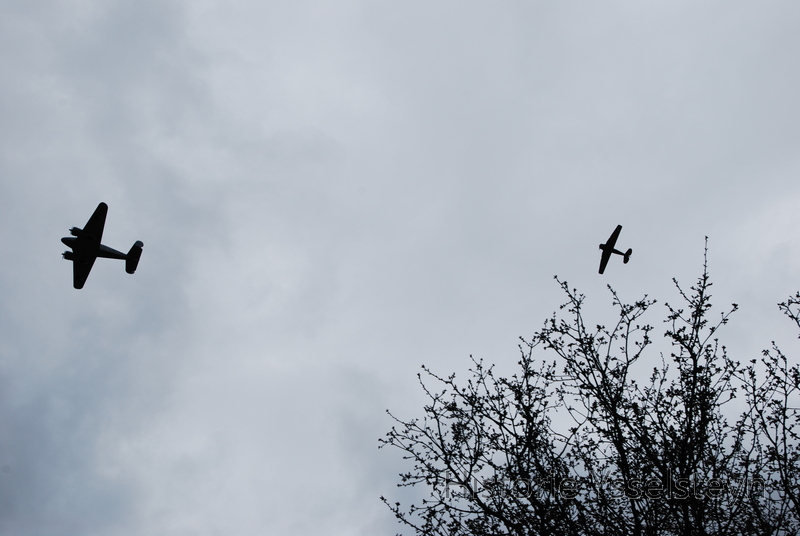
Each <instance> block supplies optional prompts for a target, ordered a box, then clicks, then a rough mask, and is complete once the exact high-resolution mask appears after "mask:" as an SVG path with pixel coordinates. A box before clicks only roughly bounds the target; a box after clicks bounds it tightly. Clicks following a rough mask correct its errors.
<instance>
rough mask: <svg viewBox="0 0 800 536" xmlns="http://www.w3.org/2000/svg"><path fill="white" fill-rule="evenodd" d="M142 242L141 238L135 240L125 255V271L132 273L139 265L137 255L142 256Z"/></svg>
mask: <svg viewBox="0 0 800 536" xmlns="http://www.w3.org/2000/svg"><path fill="white" fill-rule="evenodd" d="M143 246H144V244H143V243H142V241H141V240H137V241H136V243H135V244H133V247H132V248H131V250H130V251H129V252H128V254H127V255H126V256H125V271H126V272H128V273H129V274H132V273H133V272H135V271H136V267H137V266H139V257H141V256H142V247H143Z"/></svg>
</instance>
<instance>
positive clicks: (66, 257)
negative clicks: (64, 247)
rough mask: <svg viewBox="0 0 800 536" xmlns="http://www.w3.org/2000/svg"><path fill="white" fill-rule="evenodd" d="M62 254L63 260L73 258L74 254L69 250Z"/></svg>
mask: <svg viewBox="0 0 800 536" xmlns="http://www.w3.org/2000/svg"><path fill="white" fill-rule="evenodd" d="M62 256H63V257H64V259H65V260H68V261H73V260H75V256H74V255H73V254H72V252H71V251H65V252H64V253H62Z"/></svg>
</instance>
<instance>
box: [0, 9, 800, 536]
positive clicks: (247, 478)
mask: <svg viewBox="0 0 800 536" xmlns="http://www.w3.org/2000/svg"><path fill="white" fill-rule="evenodd" d="M799 25H800V5H797V4H796V3H795V2H789V1H786V2H758V3H755V2H722V1H709V2H703V3H701V4H700V5H698V3H697V2H676V1H674V0H673V1H669V2H667V1H653V2H646V3H645V2H573V1H563V2H521V1H520V2H518V1H503V2H491V3H490V2H474V1H458V2H456V1H449V2H417V1H411V2H408V1H406V2H383V1H381V2H366V1H357V0H344V1H339V2H323V1H294V2H256V1H251V0H241V1H232V2H224V3H223V2H213V1H210V0H199V1H192V2H188V1H185V2H181V1H164V0H157V1H156V0H142V1H138V2H123V1H104V2H99V1H94V0H83V1H79V0H75V1H46V0H42V1H35V2H30V1H24V2H23V1H16V0H12V1H10V2H8V1H7V2H3V4H2V6H1V7H0V225H1V226H2V258H3V261H4V262H2V264H0V466H2V471H0V533H2V534H14V535H21V536H27V535H34V534H37V535H39V534H48V535H49V534H54V535H56V534H59V535H60V534H85V535H100V534H103V535H128V534H163V535H184V534H185V535H190V534H192V535H194V534H198V535H216V534H243V535H250V534H253V535H255V534H285V535H304V534H318V533H320V532H323V533H325V534H336V535H339V534H341V535H345V534H347V535H351V534H357V535H362V534H363V535H368V534H369V535H371V534H393V533H394V532H395V531H396V530H398V529H399V527H398V526H397V525H396V523H395V520H394V519H393V517H392V516H391V514H390V512H389V511H388V510H387V509H386V508H385V507H384V506H383V505H382V504H381V503H380V502H379V500H378V496H379V495H381V494H385V495H387V496H389V497H391V498H396V497H397V498H399V497H406V496H407V495H403V494H402V493H401V492H400V491H398V490H396V489H395V487H394V485H395V484H396V482H397V481H398V479H397V476H396V474H397V473H398V472H399V471H401V470H403V469H404V468H406V467H407V466H405V465H404V463H403V461H402V460H401V459H400V457H401V455H400V452H396V451H391V450H386V449H383V450H378V449H377V444H378V443H377V439H378V438H379V437H382V436H383V435H384V434H385V432H386V431H387V430H388V429H389V428H390V427H391V424H392V422H391V420H390V419H389V417H388V416H387V415H386V414H385V413H384V412H385V410H386V409H387V408H390V409H391V410H392V411H393V412H395V413H396V414H398V415H400V416H403V417H414V416H421V414H422V410H421V406H422V403H423V399H422V397H421V393H420V392H419V388H418V385H417V383H416V377H415V375H416V373H417V372H418V371H419V367H420V365H421V364H423V363H424V364H426V365H429V366H430V367H431V368H433V369H434V370H436V371H439V372H441V373H443V374H447V373H449V372H454V371H455V372H460V373H463V371H464V370H465V369H466V368H467V366H468V364H469V355H470V354H473V355H474V356H476V357H478V358H483V359H484V360H486V361H489V362H493V363H497V364H498V367H500V368H501V369H502V370H509V371H510V370H512V369H513V364H514V363H515V361H516V359H517V349H516V345H517V338H518V337H519V336H528V335H530V334H531V333H532V332H533V331H534V330H535V329H536V328H538V327H539V326H540V325H541V322H542V321H543V320H544V319H545V318H546V317H547V316H549V315H550V313H551V312H552V311H553V310H555V309H556V308H557V307H558V305H559V304H560V303H562V296H561V295H560V290H559V289H558V286H557V284H556V283H555V281H554V280H553V276H554V275H556V274H557V275H559V276H560V277H561V278H563V279H566V280H568V281H569V283H570V284H571V285H572V286H575V287H577V288H578V289H579V290H581V291H582V292H584V293H585V294H587V296H588V297H589V303H590V307H591V308H592V311H593V312H595V311H596V312H597V313H598V315H600V316H598V317H597V321H603V320H605V319H604V318H603V317H602V315H601V313H602V312H604V311H605V312H608V311H610V307H609V306H610V296H609V294H608V292H607V291H606V290H605V285H606V284H611V285H613V286H614V287H615V288H616V289H617V290H618V291H619V293H620V295H621V297H622V298H624V299H628V300H634V299H637V298H639V297H641V295H642V294H644V293H649V294H650V295H651V296H653V297H656V298H658V299H659V300H660V301H662V302H663V301H671V302H677V299H676V294H675V292H674V290H673V289H672V287H671V282H670V280H671V278H672V277H678V278H679V279H680V280H681V281H682V282H685V283H686V284H687V286H688V284H690V283H692V282H693V281H694V279H696V277H697V276H698V275H699V274H700V271H701V269H702V259H703V238H704V236H706V235H708V236H709V237H710V243H709V245H710V251H709V263H710V270H711V274H712V277H713V278H714V281H715V286H714V292H715V296H716V297H717V298H718V299H717V300H716V301H717V303H718V304H719V305H720V306H724V305H725V304H729V303H730V302H737V303H739V304H740V305H741V306H742V308H743V310H742V312H741V313H739V314H737V315H736V317H735V320H734V324H733V326H735V327H733V328H732V329H730V330H729V331H728V332H727V334H726V336H727V338H726V339H725V341H726V342H727V343H728V344H729V346H730V347H731V349H732V351H733V353H734V355H735V356H740V357H741V359H745V358H750V357H753V356H754V355H755V354H756V353H757V352H758V351H759V350H760V349H761V348H764V347H766V346H768V344H769V341H770V340H772V339H775V338H777V339H779V340H781V341H783V343H784V346H785V347H786V348H787V350H792V349H794V348H795V347H796V346H797V344H796V341H795V340H794V339H793V337H794V334H793V333H792V330H791V329H790V326H789V325H788V322H787V321H785V320H783V319H782V317H781V316H780V314H779V313H778V311H777V308H776V307H775V304H776V303H777V302H778V301H781V300H784V299H785V298H786V297H787V296H788V295H789V294H792V293H794V291H796V290H798V289H800V280H799V279H798V278H797V274H798V271H799V270H800V238H798V233H797V230H798V229H800V213H798V210H797V207H798V200H800V183H798V180H797V178H798V176H799V175H800V153H798V146H799V145H800V99H798V95H800V63H799V62H798V59H799V58H800V33H798V32H797V28H798V26H799ZM100 201H105V202H107V203H108V204H109V207H110V208H109V214H108V219H107V224H106V231H105V235H104V243H106V244H108V245H110V246H111V247H115V248H117V249H121V250H125V251H127V248H129V247H130V245H131V244H132V243H133V242H134V241H135V240H142V241H143V242H144V244H145V247H144V253H143V256H142V260H141V264H140V266H139V270H138V271H137V273H136V275H134V276H128V275H126V274H125V273H124V269H123V268H124V267H123V263H121V262H119V261H99V262H98V263H97V264H96V265H95V267H94V269H93V271H92V275H91V277H90V278H89V280H88V282H87V284H86V287H85V288H84V289H83V290H81V291H76V290H74V289H72V287H71V278H72V276H71V266H70V265H69V263H67V262H64V261H62V260H61V259H60V258H59V256H60V253H61V251H62V250H63V246H62V245H61V244H60V243H59V242H58V240H59V238H61V237H62V236H65V235H66V234H67V229H68V228H69V227H71V226H73V225H76V226H82V225H83V224H84V223H85V222H86V220H87V219H88V217H89V215H90V214H91V213H92V211H93V210H94V208H95V207H96V206H97V203H98V202H100ZM618 223H619V224H622V225H623V226H624V229H623V231H622V235H621V237H620V246H621V247H623V248H627V247H632V248H633V250H634V254H633V258H632V260H631V263H630V264H628V265H627V266H624V267H623V265H622V264H621V263H620V262H619V259H612V263H611V264H610V266H609V269H608V270H607V272H606V275H605V276H603V277H600V276H599V275H598V274H597V265H598V261H599V252H598V250H597V244H598V243H600V242H602V241H604V240H605V239H606V238H607V237H608V235H609V234H610V232H611V231H612V230H613V228H614V226H615V225H616V224H618ZM661 307H662V306H660V305H659V306H658V307H657V308H656V309H655V310H654V312H653V314H652V315H651V316H650V317H649V320H650V321H651V322H652V323H656V324H657V323H658V322H659V320H660V318H661V316H662V315H661V312H662V309H661ZM720 310H721V309H720ZM658 331H661V328H658Z"/></svg>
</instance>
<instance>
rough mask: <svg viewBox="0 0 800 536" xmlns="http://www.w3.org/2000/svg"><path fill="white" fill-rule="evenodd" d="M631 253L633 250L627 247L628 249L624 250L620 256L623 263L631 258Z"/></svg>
mask: <svg viewBox="0 0 800 536" xmlns="http://www.w3.org/2000/svg"><path fill="white" fill-rule="evenodd" d="M631 253H633V250H632V249H631V248H628V251H626V252H625V256H624V257H623V258H622V262H623V264H628V261H629V260H631Z"/></svg>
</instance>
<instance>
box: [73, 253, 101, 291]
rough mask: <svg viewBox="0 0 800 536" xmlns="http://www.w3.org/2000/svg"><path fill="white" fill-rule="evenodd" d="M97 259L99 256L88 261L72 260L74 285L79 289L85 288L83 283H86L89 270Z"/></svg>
mask: <svg viewBox="0 0 800 536" xmlns="http://www.w3.org/2000/svg"><path fill="white" fill-rule="evenodd" d="M95 259H97V257H91V259H90V260H87V261H79V260H77V259H76V260H74V261H72V286H73V287H75V288H78V289H80V288H83V285H84V284H85V283H86V278H88V277H89V272H91V271H92V266H94V261H95Z"/></svg>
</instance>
